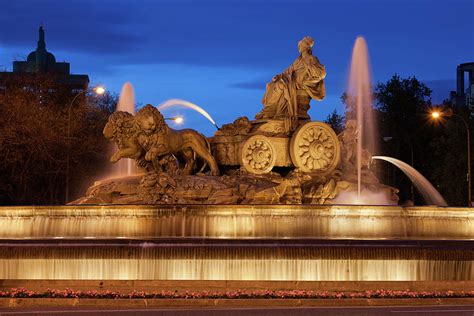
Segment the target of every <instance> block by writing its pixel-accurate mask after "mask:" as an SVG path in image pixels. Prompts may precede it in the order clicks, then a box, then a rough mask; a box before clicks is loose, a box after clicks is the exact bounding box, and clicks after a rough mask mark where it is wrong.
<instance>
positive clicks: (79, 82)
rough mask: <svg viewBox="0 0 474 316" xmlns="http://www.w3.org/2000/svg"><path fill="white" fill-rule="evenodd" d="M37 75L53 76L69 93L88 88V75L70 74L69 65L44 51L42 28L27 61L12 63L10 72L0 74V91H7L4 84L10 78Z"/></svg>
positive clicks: (41, 27) (44, 43)
mask: <svg viewBox="0 0 474 316" xmlns="http://www.w3.org/2000/svg"><path fill="white" fill-rule="evenodd" d="M38 73H44V74H52V75H54V76H55V78H56V80H58V81H59V83H60V84H62V85H65V86H66V87H67V88H68V89H70V90H71V93H78V92H80V91H82V90H85V89H87V88H88V86H89V76H88V75H73V74H71V73H70V64H69V63H66V62H56V58H55V57H54V55H53V54H51V53H50V52H48V51H47V50H46V42H45V40H44V28H43V26H40V28H39V39H38V46H37V47H36V50H35V51H32V52H31V53H30V54H29V55H28V58H27V60H26V61H14V62H13V71H12V72H0V89H8V87H6V86H5V82H7V81H8V79H10V78H13V77H16V76H19V75H20V76H23V75H25V76H28V75H29V74H38Z"/></svg>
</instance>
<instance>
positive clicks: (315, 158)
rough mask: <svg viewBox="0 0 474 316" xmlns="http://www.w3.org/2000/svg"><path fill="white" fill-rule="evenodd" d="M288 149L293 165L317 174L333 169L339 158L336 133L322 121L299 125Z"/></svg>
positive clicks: (327, 172) (339, 150)
mask: <svg viewBox="0 0 474 316" xmlns="http://www.w3.org/2000/svg"><path fill="white" fill-rule="evenodd" d="M289 149H290V157H291V160H292V161H293V164H294V165H295V167H297V168H299V169H300V170H301V171H303V172H310V173H314V174H316V175H319V176H324V175H327V174H329V173H331V172H332V171H334V169H336V167H337V165H338V164H339V161H340V159H341V145H340V143H339V139H338V138H337V135H336V133H334V131H333V130H332V128H331V127H330V126H329V125H328V124H325V123H322V122H308V123H306V124H304V125H301V126H300V127H299V128H298V129H297V130H296V131H295V132H294V134H293V136H292V138H291V142H290V148H289Z"/></svg>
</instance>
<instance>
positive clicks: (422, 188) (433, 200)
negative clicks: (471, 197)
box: [372, 156, 448, 206]
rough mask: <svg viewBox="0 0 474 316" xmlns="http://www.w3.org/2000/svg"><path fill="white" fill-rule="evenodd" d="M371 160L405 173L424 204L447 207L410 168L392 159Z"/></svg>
mask: <svg viewBox="0 0 474 316" xmlns="http://www.w3.org/2000/svg"><path fill="white" fill-rule="evenodd" d="M372 159H379V160H384V161H388V162H390V163H392V164H393V165H395V166H397V167H398V168H399V169H400V170H401V171H403V173H405V174H406V175H407V176H408V177H409V178H410V180H411V181H412V182H413V184H414V185H415V187H416V188H417V189H418V191H419V192H420V193H421V195H423V198H424V199H425V201H426V203H428V204H430V205H438V206H448V204H447V203H446V201H445V200H444V198H443V197H442V196H441V194H440V193H439V192H438V190H436V189H435V188H434V187H433V185H432V184H431V183H430V182H429V181H428V180H427V179H426V178H425V177H423V175H422V174H421V173H419V172H418V171H417V170H416V169H415V168H413V167H412V166H410V165H408V164H406V163H404V162H403V161H401V160H398V159H395V158H392V157H385V156H374V157H372Z"/></svg>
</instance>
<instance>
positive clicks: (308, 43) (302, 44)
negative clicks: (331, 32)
mask: <svg viewBox="0 0 474 316" xmlns="http://www.w3.org/2000/svg"><path fill="white" fill-rule="evenodd" d="M313 45H314V40H313V39H312V38H311V37H310V36H305V37H304V38H303V39H302V40H301V41H299V42H298V51H299V52H300V53H301V54H302V53H303V52H305V51H308V50H310V51H311V48H312V47H313Z"/></svg>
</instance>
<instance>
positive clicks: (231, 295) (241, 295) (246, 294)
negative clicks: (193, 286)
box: [0, 288, 474, 299]
mask: <svg viewBox="0 0 474 316" xmlns="http://www.w3.org/2000/svg"><path fill="white" fill-rule="evenodd" d="M450 297H457V298H463V297H464V298H473V297H474V291H468V292H464V291H461V292H454V291H446V292H439V291H423V292H416V291H410V290H405V291H394V290H374V291H364V292H328V291H305V290H287V291H273V290H258V291H247V290H236V291H227V292H217V291H193V292H177V291H175V292H173V291H159V292H143V291H133V292H130V293H120V292H118V291H109V290H107V291H96V290H91V291H75V290H73V289H69V288H67V289H65V290H55V289H48V290H46V291H45V292H35V291H31V290H28V289H25V288H13V289H11V290H10V291H0V298H104V299H132V298H134V299H136V298H143V299H151V298H161V299H250V298H251V299H320V298H323V299H354V298H365V299H369V298H370V299H374V298H450Z"/></svg>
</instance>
